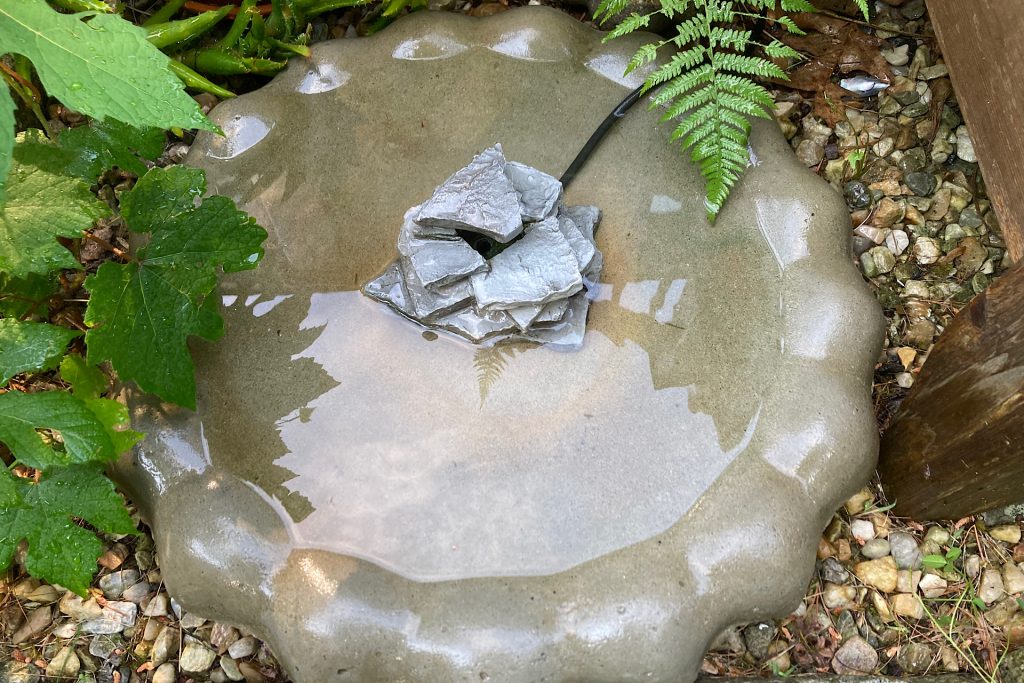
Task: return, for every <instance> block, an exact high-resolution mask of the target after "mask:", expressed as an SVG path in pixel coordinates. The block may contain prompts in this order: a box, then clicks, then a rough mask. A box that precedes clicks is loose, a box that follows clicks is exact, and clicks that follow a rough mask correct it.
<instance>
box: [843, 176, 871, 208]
mask: <svg viewBox="0 0 1024 683" xmlns="http://www.w3.org/2000/svg"><path fill="white" fill-rule="evenodd" d="M843 194H844V195H846V203H847V204H849V205H850V208H853V209H866V208H867V207H869V206H871V193H870V192H868V186H867V185H865V184H864V183H862V182H860V181H857V180H851V181H850V182H848V183H846V187H844V188H843Z"/></svg>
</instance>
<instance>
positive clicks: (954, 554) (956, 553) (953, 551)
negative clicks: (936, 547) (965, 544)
mask: <svg viewBox="0 0 1024 683" xmlns="http://www.w3.org/2000/svg"><path fill="white" fill-rule="evenodd" d="M963 552H964V551H963V550H962V549H960V548H957V547H956V546H953V547H952V548H950V549H949V550H947V551H946V561H947V562H954V561H956V559H957V558H958V557H960V555H961V554H962V553H963Z"/></svg>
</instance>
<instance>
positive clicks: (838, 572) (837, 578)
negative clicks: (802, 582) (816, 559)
mask: <svg viewBox="0 0 1024 683" xmlns="http://www.w3.org/2000/svg"><path fill="white" fill-rule="evenodd" d="M821 578H822V580H823V581H826V582H828V583H838V584H844V583H847V582H849V580H850V572H848V571H846V567H844V566H843V564H842V562H840V561H839V560H837V559H835V558H834V557H829V558H826V559H825V560H824V561H823V562H822V563H821Z"/></svg>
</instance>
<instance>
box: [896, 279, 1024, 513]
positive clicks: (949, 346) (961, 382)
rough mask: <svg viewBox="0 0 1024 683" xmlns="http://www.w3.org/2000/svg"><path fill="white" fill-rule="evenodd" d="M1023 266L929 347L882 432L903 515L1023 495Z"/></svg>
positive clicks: (970, 508)
mask: <svg viewBox="0 0 1024 683" xmlns="http://www.w3.org/2000/svg"><path fill="white" fill-rule="evenodd" d="M1022 293H1024V268H1022V267H1016V268H1014V269H1013V270H1011V271H1010V272H1008V273H1006V274H1005V275H1003V276H1002V277H1001V278H999V279H998V280H996V282H995V283H994V284H993V285H992V286H991V287H989V288H988V290H986V291H985V292H983V293H982V294H980V295H978V296H977V297H975V298H974V300H973V301H972V302H971V303H970V305H969V306H968V307H967V308H965V309H964V310H962V311H960V314H959V315H958V316H957V317H956V318H955V319H954V320H953V322H952V323H951V324H950V326H949V327H948V328H946V331H945V332H944V333H943V334H942V336H941V337H940V338H939V341H938V343H937V344H936V345H935V347H934V348H933V349H932V352H931V354H930V355H929V356H928V360H927V362H926V363H925V364H924V367H922V368H921V373H920V376H919V377H918V380H917V382H916V383H915V385H914V389H913V391H911V393H910V396H909V397H908V398H907V399H906V400H905V401H904V402H903V405H902V406H901V407H900V410H899V412H897V414H896V417H895V418H894V419H893V422H892V423H891V424H890V426H889V429H888V430H887V431H886V433H885V435H884V436H883V438H882V458H881V462H880V463H879V471H880V473H881V477H882V484H883V485H884V487H885V490H886V494H887V495H888V497H889V499H890V500H895V501H896V511H897V513H898V514H901V515H906V516H909V517H913V518H915V519H959V518H960V517H964V516H966V515H969V514H974V513H976V512H981V511H984V510H988V509H991V508H994V507H998V506H1001V505H1009V504H1011V503H1019V502H1021V501H1022V500H1024V296H1022Z"/></svg>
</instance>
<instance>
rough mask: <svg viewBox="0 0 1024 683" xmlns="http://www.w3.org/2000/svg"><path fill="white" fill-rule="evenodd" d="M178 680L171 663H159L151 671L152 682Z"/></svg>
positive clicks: (167, 682) (172, 681)
mask: <svg viewBox="0 0 1024 683" xmlns="http://www.w3.org/2000/svg"><path fill="white" fill-rule="evenodd" d="M177 680H178V672H177V671H176V670H175V668H174V665H173V664H169V663H168V664H161V665H160V666H158V667H157V668H156V671H154V672H153V683H175V681H177Z"/></svg>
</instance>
